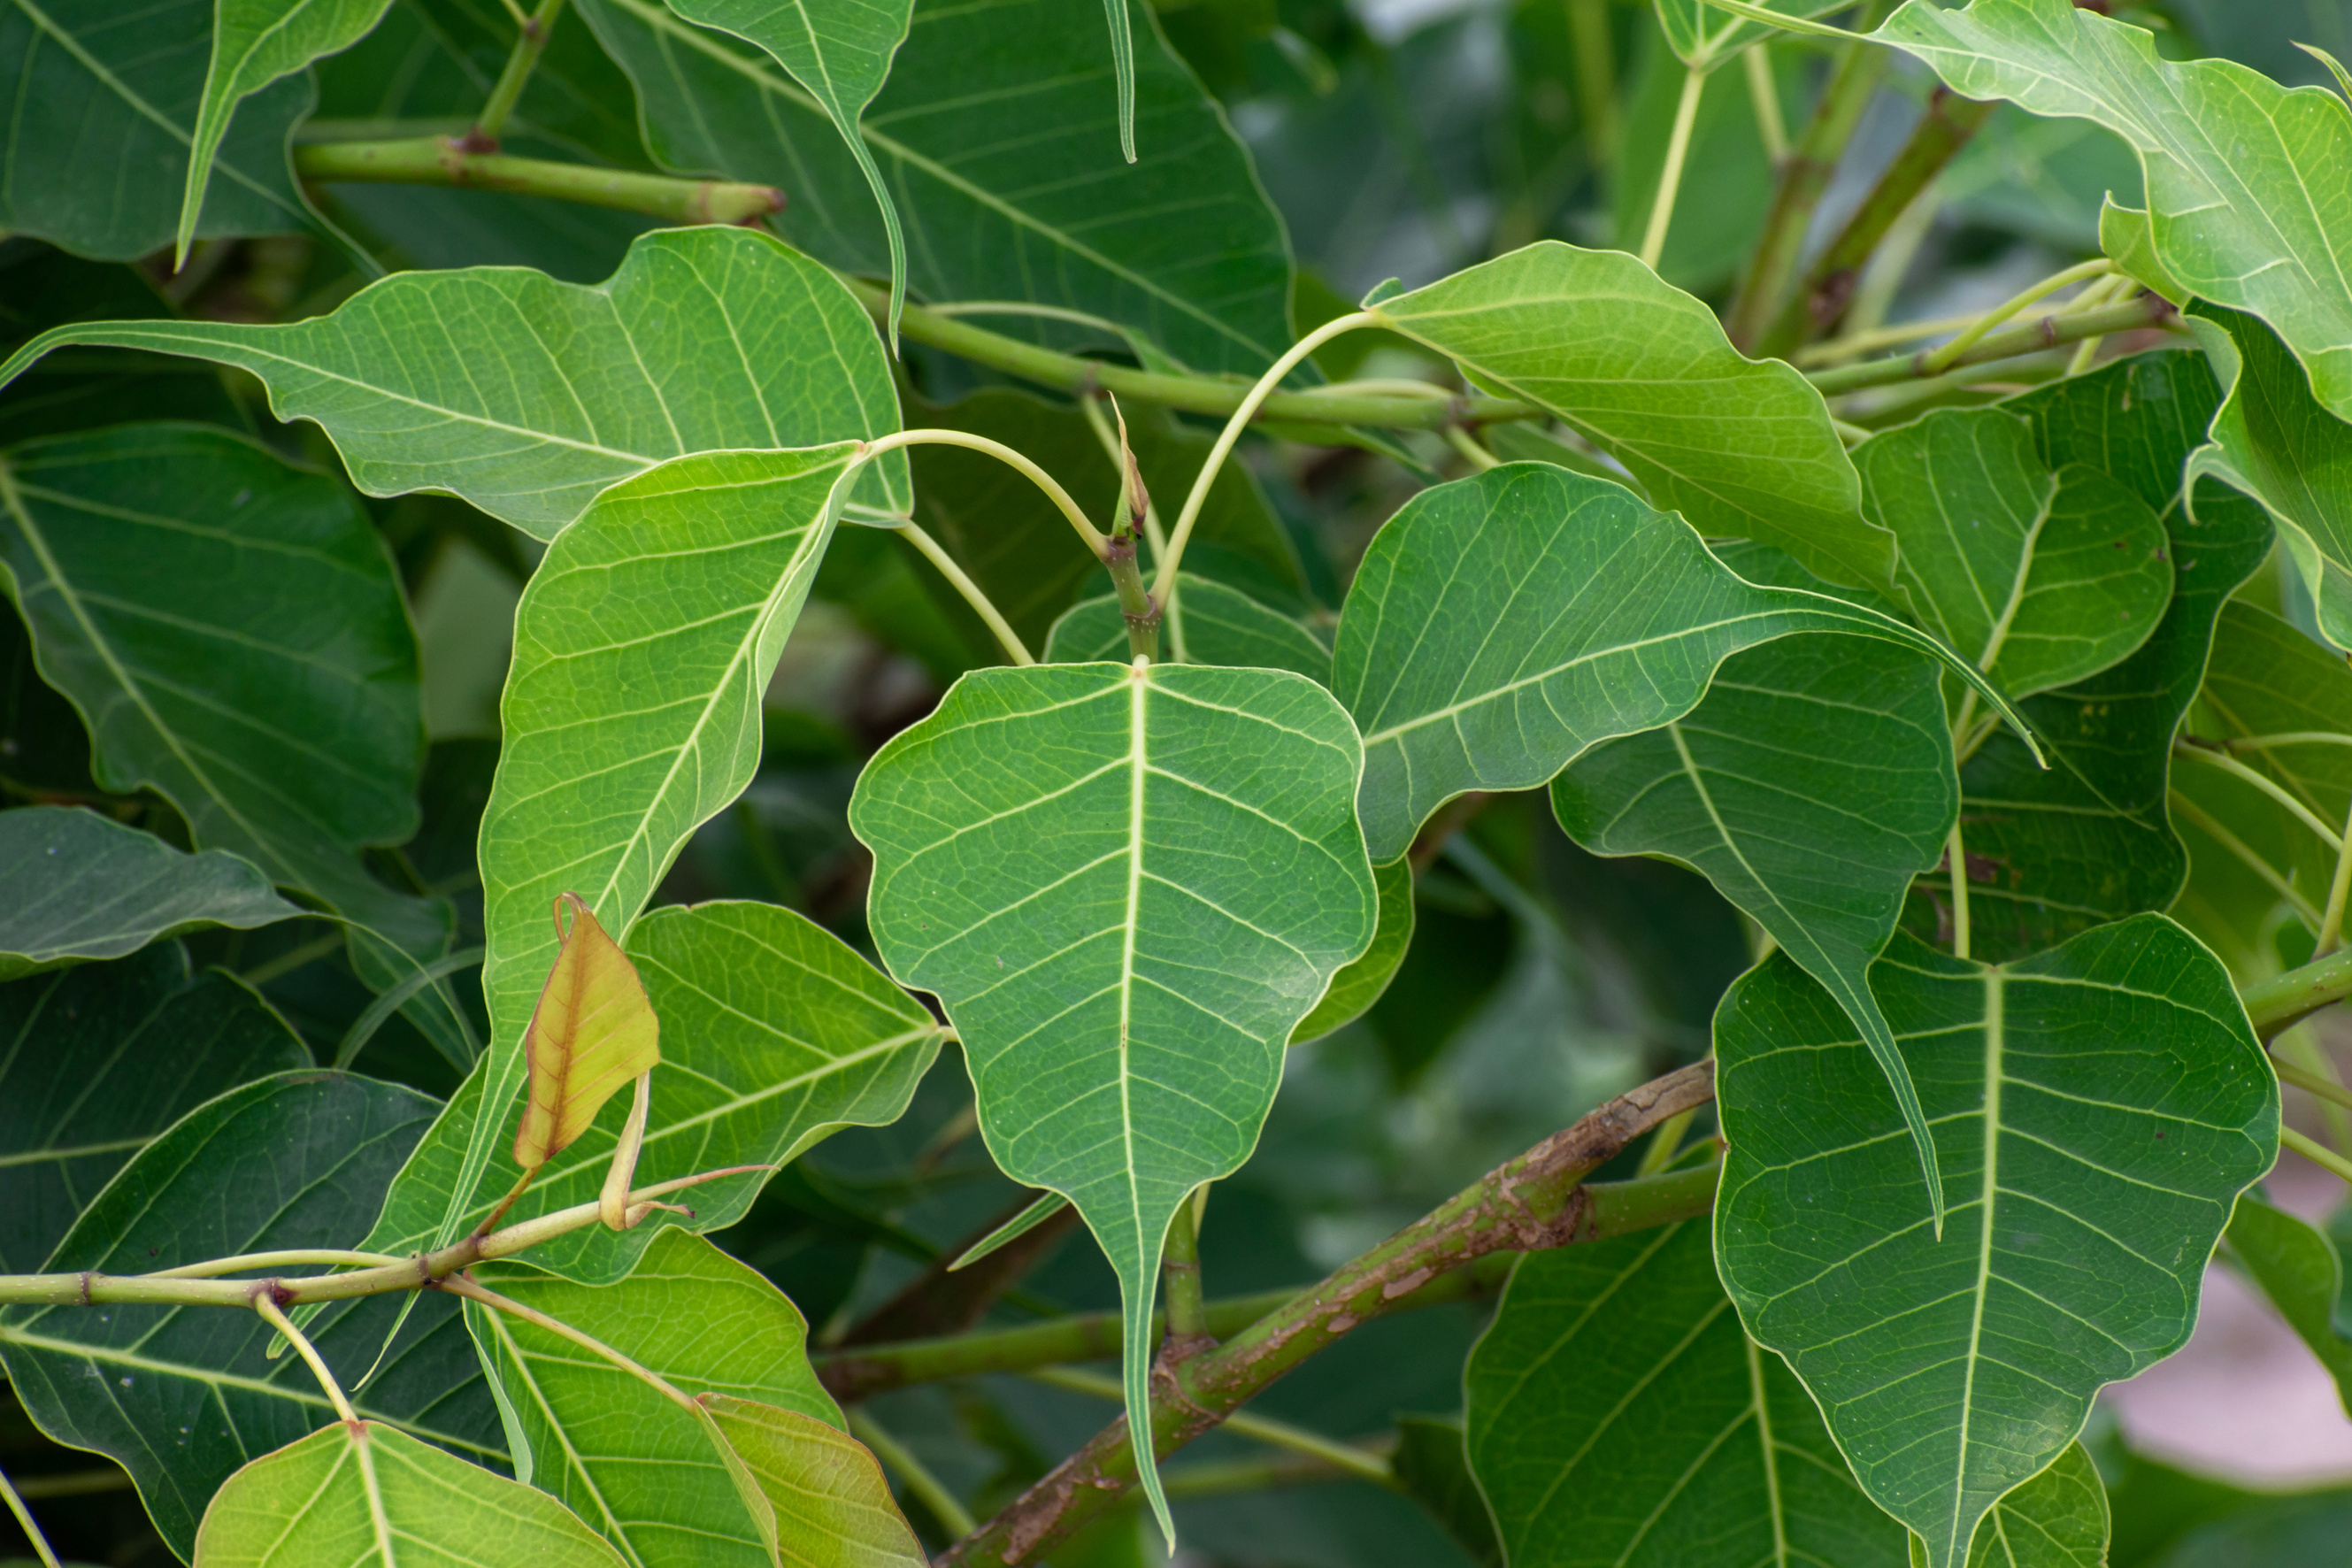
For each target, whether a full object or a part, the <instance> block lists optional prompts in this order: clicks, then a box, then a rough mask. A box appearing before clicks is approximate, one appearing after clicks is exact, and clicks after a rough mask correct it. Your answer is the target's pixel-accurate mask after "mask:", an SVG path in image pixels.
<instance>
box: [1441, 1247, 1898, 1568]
mask: <svg viewBox="0 0 2352 1568" xmlns="http://www.w3.org/2000/svg"><path fill="white" fill-rule="evenodd" d="M1462 1382H1463V1388H1464V1391H1465V1398H1466V1405H1467V1415H1468V1433H1469V1442H1468V1451H1469V1456H1470V1468H1471V1471H1472V1473H1473V1474H1474V1475H1475V1476H1476V1477H1477V1479H1478V1486H1479V1489H1481V1490H1482V1491H1484V1492H1485V1493H1486V1503H1487V1506H1488V1507H1489V1508H1490V1509H1491V1510H1493V1512H1494V1517H1495V1523H1496V1530H1497V1531H1498V1533H1499V1534H1500V1535H1501V1537H1502V1541H1503V1551H1504V1554H1505V1557H1506V1559H1507V1561H1508V1562H1511V1563H1529V1564H1531V1563H1541V1564H1544V1565H1545V1568H1750V1565H1751V1564H1755V1563H1835V1564H1836V1565H1837V1568H1905V1564H1906V1562H1907V1561H1908V1559H1907V1553H1906V1545H1905V1542H1906V1537H1907V1532H1906V1531H1905V1530H1904V1528H1903V1527H1902V1526H1901V1525H1900V1524H1897V1523H1896V1522H1895V1521H1894V1520H1892V1519H1890V1518H1888V1517H1887V1516H1886V1514H1885V1513H1884V1512H1882V1511H1881V1510H1879V1508H1878V1506H1877V1505H1876V1504H1875V1503H1874V1502H1872V1501H1871V1500H1870V1499H1869V1498H1867V1497H1865V1496H1864V1495H1863V1493H1862V1490H1861V1489H1860V1488H1859V1487H1857V1486H1855V1485H1854V1481H1853V1475H1852V1474H1851V1472H1849V1471H1848V1470H1847V1468H1846V1464H1845V1460H1844V1459H1843V1458H1842V1457H1841V1456H1840V1455H1839V1453H1838V1451H1837V1447H1836V1445H1834V1444H1833V1443H1832V1442H1831V1441H1830V1435H1829V1432H1828V1430H1827V1429H1826V1428H1825V1427H1823V1426H1822V1416H1821V1412H1819V1411H1818V1410H1816V1409H1814V1407H1813V1403H1812V1401H1811V1399H1809V1398H1807V1397H1806V1394H1805V1391H1804V1388H1803V1387H1802V1385H1801V1384H1799V1383H1798V1382H1797V1380H1796V1379H1795V1378H1794V1377H1793V1376H1791V1375H1790V1373H1789V1369H1788V1367H1787V1366H1785V1365H1783V1364H1782V1363H1781V1361H1780V1357H1779V1356H1776V1355H1774V1354H1772V1353H1771V1352H1769V1351H1766V1350H1762V1349H1759V1347H1758V1346H1757V1345H1756V1344H1755V1342H1752V1341H1751V1340H1749V1339H1748V1336H1747V1335H1746V1334H1744V1333H1742V1332H1741V1331H1740V1329H1739V1319H1738V1315H1737V1314H1736V1313H1734V1312H1733V1311H1732V1310H1731V1302H1730V1300H1728V1299H1727V1298H1726V1297H1725V1295H1724V1293H1723V1287H1722V1286H1721V1285H1720V1284H1718V1283H1717V1281H1716V1277H1715V1257H1714V1253H1713V1251H1712V1249H1711V1248H1710V1247H1709V1246H1708V1243H1707V1233H1706V1226H1705V1225H1704V1224H1701V1223H1697V1222H1689V1223H1685V1224H1682V1225H1674V1226H1666V1227H1664V1229H1660V1230H1650V1231H1643V1232H1641V1233H1639V1234H1637V1235H1633V1236H1625V1237H1617V1238H1615V1239H1613V1240H1610V1241H1602V1242H1597V1243H1593V1244H1591V1245H1589V1246H1584V1247H1559V1248H1556V1249H1553V1250H1551V1251H1546V1252H1531V1253H1528V1255H1527V1256H1526V1257H1525V1258H1521V1259H1520V1260H1519V1264H1518V1267H1517V1268H1514V1269H1513V1270H1512V1271H1511V1282H1510V1284H1509V1286H1508V1287H1507V1288H1506V1289H1505V1290H1504V1292H1503V1300H1502V1304H1501V1306H1499V1307H1498V1308H1496V1312H1495V1321H1493V1322H1492V1323H1491V1324H1490V1325H1488V1327H1487V1330H1486V1334H1485V1335H1484V1337H1482V1338H1481V1339H1480V1340H1479V1342H1478V1344H1477V1348H1476V1349H1475V1350H1473V1351H1472V1352H1470V1361H1469V1364H1468V1365H1467V1366H1466V1367H1465V1369H1464V1371H1463V1377H1462Z"/></svg>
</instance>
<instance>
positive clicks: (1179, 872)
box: [849, 661, 1376, 1527]
mask: <svg viewBox="0 0 2352 1568" xmlns="http://www.w3.org/2000/svg"><path fill="white" fill-rule="evenodd" d="M1361 765H1362V764H1361V752H1360V750H1359V749H1358V746H1357V742H1356V732H1355V729H1354V727H1353V726H1352V725H1350V724H1349V722H1348V716H1347V715H1346V714H1345V713H1344V712H1342V711H1341V710H1340V709H1339V704H1338V703H1336V702H1335V701H1333V700H1332V699H1331V696H1330V694H1329V693H1328V692H1327V691H1325V690H1324V689H1322V688H1321V687H1318V686H1317V685H1316V684H1315V683H1314V682H1312V681H1310V680H1307V679H1305V678H1303V677H1301V676H1297V675H1292V674H1288V673H1286V672H1279V671H1275V670H1264V669H1224V668H1216V667H1213V666H1207V665H1148V664H1145V663H1142V662H1141V661H1139V662H1138V663H1137V664H1136V665H1135V666H1133V667H1131V668H1130V667H1127V666H1121V665H1115V664H1081V665H1036V666H1032V667H1029V668H1020V669H989V670H979V671H975V672H973V673H972V674H971V675H967V676H965V677H964V678H963V679H961V680H960V681H958V682H957V683H956V684H955V686H954V688H953V689H950V691H949V693H948V695H947V697H946V698H945V699H943V700H941V702H940V706H939V708H938V709H937V710H935V711H934V712H933V713H932V714H931V715H930V717H929V718H927V719H925V720H924V721H922V722H920V723H919V724H916V725H914V726H913V727H911V728H909V729H908V730H905V731H901V732H900V733H899V734H898V735H897V736H896V737H894V738H893V739H892V740H891V741H890V742H889V743H888V744H887V745H886V746H885V747H883V749H882V750H881V751H880V752H877V753H876V755H875V758H874V760H873V761H872V762H871V763H868V764H867V765H866V772H865V773H864V774H863V775H862V776H861V777H860V778H859V779H858V781H857V793H856V796H855V797H854V798H853V799H852V801H851V803H850V817H849V820H850V826H851V828H852V829H853V830H854V831H855V832H856V835H857V837H858V838H859V839H860V840H861V841H863V842H864V843H865V844H866V846H867V847H869V848H871V849H872V850H873V851H874V857H875V868H874V883H873V890H872V892H871V894H870V895H869V897H868V903H867V910H868V916H869V919H870V920H871V921H872V925H873V931H874V939H875V943H876V945H877V947H878V948H879V949H880V951H881V953H882V958H883V961H884V962H885V963H887V964H888V965H889V966H890V971H891V973H893V974H895V975H896V976H897V977H898V980H899V981H900V983H901V984H906V985H908V986H911V987H915V988H917V989H920V990H924V991H929V992H931V993H933V994H936V995H937V996H938V997H939V998H940V1002H941V1003H942V1004H943V1005H945V1007H946V1009H947V1013H948V1016H949V1018H950V1020H951V1021H952V1022H953V1024H954V1025H955V1027H956V1031H957V1033H958V1035H959V1036H960V1037H961V1039H962V1041H963V1049H964V1060H965V1063H966V1065H967V1066H968V1067H969V1068H970V1069H971V1078H972V1084H973V1087H974V1089H976V1090H977V1093H978V1103H979V1114H980V1124H981V1131H982V1135H983V1136H984V1137H985V1138H986V1139H987V1142H988V1147H989V1152H991V1153H992V1154H993V1155H994V1156H995V1158H996V1163H998V1165H1000V1166H1001V1167H1002V1168H1003V1171H1004V1173H1006V1174H1007V1175H1009V1176H1011V1177H1012V1178H1013V1180H1015V1181H1017V1182H1021V1183H1024V1184H1026V1185H1029V1186H1033V1187H1045V1188H1047V1189H1050V1190H1052V1191H1054V1192H1057V1193H1060V1194H1064V1195H1065V1196H1066V1197H1067V1198H1069V1199H1070V1201H1071V1202H1072V1203H1073V1204H1075V1205H1076V1206H1077V1209H1078V1212H1079V1213H1080V1215H1083V1216H1084V1217H1085V1219H1086V1221H1087V1225H1088V1226H1090V1227H1091V1228H1092V1229H1093V1231H1094V1233H1095V1237H1096V1239H1097V1240H1098V1241H1099V1242H1100V1243H1101V1244H1102V1247H1103V1250H1104V1252H1105V1253H1106V1254H1107V1255H1108V1257H1109V1258H1110V1262H1111V1267H1112V1268H1113V1269H1114V1270H1115V1271H1116V1272H1117V1273H1118V1279H1119V1290H1120V1299H1121V1301H1122V1305H1123V1311H1124V1313H1125V1329H1126V1331H1125V1362H1126V1385H1127V1402H1128V1409H1129V1418H1130V1420H1132V1421H1135V1422H1137V1423H1138V1424H1140V1423H1141V1422H1142V1421H1144V1420H1145V1419H1147V1418H1148V1410H1149V1405H1148V1397H1147V1394H1146V1392H1145V1380H1146V1377H1147V1375H1148V1373H1149V1371H1150V1360H1151V1352H1152V1328H1151V1303H1152V1297H1153V1293H1154V1290H1155V1288H1156V1284H1157V1275H1158V1270H1159V1265H1160V1246H1161V1243H1162V1240H1163V1239H1164V1237H1165V1235H1166V1232H1167V1228H1168V1223H1169V1220H1170V1218H1171V1215H1174V1213H1175V1211H1176V1207H1177V1205H1179V1204H1181V1203H1183V1202H1185V1201H1187V1200H1188V1199H1189V1198H1190V1196H1191V1194H1192V1190H1193V1189H1194V1188H1195V1187H1197V1186H1199V1185H1200V1184H1202V1183H1203V1182H1207V1181H1213V1180H1215V1179H1217V1178H1218V1177H1220V1176H1224V1175H1227V1174H1230V1173H1232V1172H1234V1170H1236V1169H1238V1168H1239V1167H1240V1165H1241V1163H1242V1162H1243V1161H1244V1160H1246V1159H1247V1158H1248V1157H1249V1153H1250V1151H1251V1149H1252V1147H1253V1146H1254V1145H1255V1142H1256V1141H1257V1135H1258V1131H1259V1129H1260V1128H1261V1127H1262V1126H1263V1125H1264V1123H1265V1117H1266V1113H1267V1111H1268V1110H1271V1109H1272V1107H1273V1103H1274V1091H1275V1088H1276V1084H1277V1083H1278V1082H1279V1081H1280V1079H1281V1076H1282V1057H1283V1049H1284V1047H1285V1045H1286V1043H1287V1041H1288V1040H1289V1038H1290V1034H1291V1031H1292V1030H1293V1029H1294V1028H1295V1027H1296V1026H1297V1024H1298V1022H1299V1020H1300V1019H1301V1018H1303V1017H1304V1016H1306V1015H1307V1012H1308V1011H1309V1010H1310V1009H1311V1008H1313V1007H1314V1005H1316V1003H1317V1001H1318V999H1319V998H1320V997H1321V996H1322V995H1323V994H1324V992H1325V991H1326V990H1327V989H1328V986H1329V984H1330V983H1331V978H1332V976H1333V974H1334V973H1337V972H1338V971H1339V969H1340V968H1341V967H1342V966H1343V965H1345V964H1347V963H1349V962H1350V961H1351V960H1353V959H1355V958H1357V957H1358V956H1359V955H1360V954H1361V953H1362V952H1363V951H1364V949H1365V947H1366V946H1367V945H1368V944H1369V943H1370V941H1371V939H1372V932H1373V928H1374V918H1375V907H1376V894H1375V889H1374V886H1373V881H1372V873H1371V868H1370V865H1369V864H1368V863H1367V862H1366V860H1365V858H1364V848H1363V838H1362V836H1361V834H1360V832H1359V831H1358V829H1357V826H1356V818H1355V813H1354V810H1353V809H1352V804H1353V801H1354V799H1355V793H1356V780H1357V776H1358V774H1359V773H1360V769H1361ZM1143 1469H1144V1480H1145V1486H1146V1489H1147V1490H1148V1491H1149V1492H1150V1495H1151V1498H1152V1500H1153V1504H1154V1507H1155V1509H1156V1510H1158V1511H1159V1512H1160V1515H1161V1517H1162V1520H1163V1527H1164V1521H1165V1516H1166V1506H1165V1504H1164V1503H1163V1502H1161V1501H1160V1488H1159V1479H1158V1476H1157V1474H1156V1473H1155V1471H1154V1469H1153V1467H1151V1466H1150V1465H1149V1464H1147V1465H1145V1466H1144V1468H1143Z"/></svg>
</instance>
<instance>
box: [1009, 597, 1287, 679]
mask: <svg viewBox="0 0 2352 1568" xmlns="http://www.w3.org/2000/svg"><path fill="white" fill-rule="evenodd" d="M1180 639H1181V640H1180ZM1160 647H1161V648H1162V649H1164V650H1165V655H1164V657H1166V658H1171V659H1173V660H1174V661H1175V662H1176V663H1178V664H1222V665H1230V666H1239V667H1243V668H1252V669H1286V670H1289V671H1291V672H1292V673H1293V674H1297V675H1303V676H1305V677H1306V678H1307V679H1309V680H1312V681H1314V682H1316V683H1317V684H1318V685H1324V686H1328V685H1329V684H1330V682H1331V650H1330V649H1329V648H1328V647H1324V646H1323V644H1321V643H1320V642H1318V641H1317V640H1316V638H1315V634H1314V633H1313V632H1311V631H1309V630H1307V627H1306V626H1302V625H1301V624H1299V623H1298V622H1297V621H1294V620H1292V619H1291V618H1290V617H1289V616H1286V615H1284V614H1282V613H1281V612H1280V611H1278V610H1269V609H1267V608H1266V607H1265V605H1261V604H1259V603H1258V602H1257V601H1256V600H1255V599H1253V598H1251V597H1250V596H1249V595H1247V594H1244V593H1243V592H1242V591H1241V590H1240V589H1238V588H1228V587H1226V586H1225V585H1224V584H1223V583H1213V582H1211V581H1209V580H1208V579H1207V578H1204V577H1195V576H1193V575H1192V574H1191V573H1189V572H1185V573H1180V574H1178V577H1177V590H1176V603H1175V605H1174V607H1173V608H1172V609H1171V611H1170V612H1169V615H1168V617H1167V619H1166V621H1165V622H1164V623H1163V624H1162V626H1161V627H1160ZM1127 658H1128V637H1127V619H1126V617H1125V616H1122V615H1121V614H1120V613H1119V608H1118V597H1117V596H1116V595H1108V594H1106V595H1103V596H1102V597H1101V598H1098V599H1087V600H1086V601H1085V602H1083V603H1081V604H1076V605H1071V606H1070V608H1068V609H1067V610H1065V611H1064V612H1062V616H1061V618H1060V619H1058V620H1056V621H1055V623H1054V629H1053V631H1052V633H1051V634H1050V635H1049V636H1048V637H1047V638H1046V640H1045V662H1046V663H1048V664H1087V663H1091V662H1097V661H1100V660H1104V659H1108V660H1110V661H1112V662H1114V663H1124V662H1125V661H1126V659H1127Z"/></svg>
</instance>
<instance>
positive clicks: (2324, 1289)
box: [2228, 1194, 2352, 1410]
mask: <svg viewBox="0 0 2352 1568" xmlns="http://www.w3.org/2000/svg"><path fill="white" fill-rule="evenodd" d="M2228 1240H2229V1250H2228V1256H2229V1257H2230V1258H2231V1259H2233V1260H2234V1261H2235V1262H2236V1263H2237V1264H2238V1266H2239V1267H2240V1268H2242V1269H2243V1270H2244V1271H2245V1272H2246V1274H2247V1275H2248V1276H2249V1277H2250V1278H2251V1279H2252V1280H2253V1282H2254V1284H2255V1285H2256V1286H2257V1287H2258V1288H2259V1289H2261V1290H2262V1293H2263V1295H2264V1296H2267V1297H2268V1298H2270V1303H2271V1305H2272V1306H2273V1307H2274V1308H2276V1309H2277V1310H2278V1315H2279V1316H2280V1317H2282V1318H2284V1319H2285V1320H2286V1326H2287V1327H2288V1328H2291V1329H2293V1330H2294V1332H2295V1337H2296V1338H2297V1339H2299V1340H2301V1341H2302V1342H2304V1343H2305V1345H2306V1346H2308V1347H2309V1348H2310V1351H2311V1353H2312V1354H2313V1355H2315V1356H2317V1357H2318V1358H2319V1364H2320V1365H2322V1366H2324V1367H2326V1369H2327V1374H2328V1375H2329V1376H2330V1377H2333V1378H2334V1379H2335V1380H2336V1399H2337V1401H2338V1402H2339V1403H2340V1404H2342V1405H2344V1407H2345V1408H2346V1409H2347V1410H2352V1338H2347V1336H2346V1335H2345V1334H2344V1333H2343V1331H2341V1330H2340V1329H2338V1328H2337V1326H2336V1324H2337V1312H2338V1311H2339V1310H2340V1309H2341V1306H2342V1303H2343V1300H2344V1263H2343V1260H2342V1259H2341V1258H2338V1257H2337V1256H2336V1244H2335V1243H2334V1242H2333V1241H2330V1240H2329V1239H2328V1237H2327V1233H2326V1231H2324V1230H2321V1229H2320V1228H2319V1227H2318V1226H2311V1225H2305V1223H2304V1222H2303V1221H2301V1220H2299V1219H2297V1218H2295V1216H2294V1215H2291V1214H2288V1213H2286V1212H2285V1211H2284V1209H2276V1208H2273V1207H2272V1206H2271V1205H2268V1204H2266V1203H2263V1201H2261V1200H2260V1199H2259V1198H2256V1197H2254V1196H2253V1195H2252V1194H2247V1195H2246V1196H2244V1197H2242V1198H2240V1199H2239V1200H2238V1208H2237V1212H2236V1213H2235V1214H2233V1215H2231V1216H2230V1231H2229V1237H2228Z"/></svg>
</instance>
